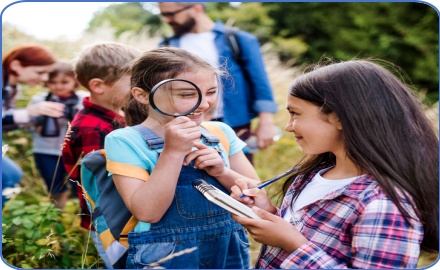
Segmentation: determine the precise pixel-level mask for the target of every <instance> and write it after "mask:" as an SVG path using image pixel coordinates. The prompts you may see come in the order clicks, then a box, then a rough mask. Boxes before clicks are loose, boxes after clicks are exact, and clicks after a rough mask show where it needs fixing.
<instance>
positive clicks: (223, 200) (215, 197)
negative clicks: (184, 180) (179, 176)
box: [192, 179, 261, 219]
mask: <svg viewBox="0 0 440 270" xmlns="http://www.w3.org/2000/svg"><path fill="white" fill-rule="evenodd" d="M192 185H193V187H194V188H195V189H197V190H198V191H199V192H200V193H201V194H202V195H203V196H205V198H206V199H207V200H209V201H211V202H213V203H215V204H216V205H218V206H220V207H222V208H224V209H226V210H228V211H229V212H231V213H234V214H236V215H238V216H240V217H246V218H255V219H261V218H260V217H259V216H258V215H257V214H255V213H254V212H253V211H252V209H251V208H249V207H248V206H246V205H245V204H243V203H241V202H239V201H237V200H235V199H233V198H232V197H231V196H229V195H228V194H226V193H224V192H223V191H221V190H220V189H218V188H216V187H215V186H213V185H211V184H210V183H208V182H206V181H205V180H203V179H196V180H194V181H193V182H192Z"/></svg>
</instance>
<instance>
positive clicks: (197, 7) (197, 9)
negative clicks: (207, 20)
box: [193, 4, 205, 14]
mask: <svg viewBox="0 0 440 270" xmlns="http://www.w3.org/2000/svg"><path fill="white" fill-rule="evenodd" d="M193 9H194V11H195V12H196V13H197V14H202V13H205V10H204V8H203V5H202V4H196V5H194V6H193Z"/></svg>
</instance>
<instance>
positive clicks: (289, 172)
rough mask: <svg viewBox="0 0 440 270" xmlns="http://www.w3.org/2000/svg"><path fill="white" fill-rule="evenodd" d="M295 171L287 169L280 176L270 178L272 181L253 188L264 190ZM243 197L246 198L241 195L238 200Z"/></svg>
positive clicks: (294, 169)
mask: <svg viewBox="0 0 440 270" xmlns="http://www.w3.org/2000/svg"><path fill="white" fill-rule="evenodd" d="M296 169H297V168H296V167H294V168H292V169H289V170H287V171H285V172H283V173H282V174H279V175H277V176H275V177H274V178H272V179H270V180H267V181H266V182H264V183H262V184H260V185H258V186H256V187H255V188H258V189H262V188H264V187H265V186H267V185H270V184H272V183H274V182H276V181H278V180H280V179H281V178H283V177H284V176H287V175H289V174H291V173H293V172H294V171H296ZM244 196H246V195H245V194H241V195H240V198H243V197H244Z"/></svg>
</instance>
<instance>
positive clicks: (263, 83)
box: [158, 2, 277, 162]
mask: <svg viewBox="0 0 440 270" xmlns="http://www.w3.org/2000/svg"><path fill="white" fill-rule="evenodd" d="M158 6H159V9H160V11H161V15H162V19H163V21H164V22H165V23H167V24H169V25H170V26H171V28H172V29H173V32H174V36H173V37H171V38H169V39H167V42H166V43H167V45H169V46H174V47H179V48H182V49H185V50H188V51H190V52H192V53H195V54H197V55H199V56H201V57H202V58H204V59H205V60H207V61H208V62H209V63H210V64H211V65H213V66H215V67H223V68H225V69H226V70H227V72H228V73H229V74H228V75H230V76H222V78H221V81H222V91H220V92H221V95H222V99H220V101H221V102H219V105H218V107H217V109H216V110H215V112H213V119H217V120H220V121H223V122H225V123H227V124H228V125H230V126H231V127H232V128H233V129H234V130H235V132H236V133H237V135H239V137H240V138H241V139H242V140H246V139H247V138H249V137H250V135H251V134H252V133H253V134H255V135H256V137H257V142H258V146H259V148H266V147H267V146H269V145H271V144H272V143H273V135H274V131H273V114H274V113H275V112H276V111H277V104H276V103H275V101H274V98H273V94H272V88H271V86H270V83H269V79H268V77H267V74H266V71H265V69H264V63H263V58H262V55H261V52H260V44H259V42H258V40H257V39H256V37H255V36H253V35H251V34H250V33H247V32H244V31H239V32H238V34H237V41H238V43H239V44H240V48H241V59H240V61H239V62H240V63H238V62H237V61H236V60H235V59H234V58H233V54H232V50H231V48H230V47H229V46H228V44H227V41H226V38H225V26H224V25H223V24H222V23H221V22H214V21H213V20H211V19H210V18H209V17H208V16H207V14H206V13H205V3H201V2H191V3H190V2H186V3H185V2H159V4H158ZM164 43H165V42H164V41H162V42H161V44H160V45H164ZM255 117H258V118H259V121H258V125H257V128H256V129H255V131H254V132H252V133H251V130H250V128H251V120H252V119H253V118H255ZM247 156H248V158H249V159H250V160H251V162H252V154H250V153H249V154H247Z"/></svg>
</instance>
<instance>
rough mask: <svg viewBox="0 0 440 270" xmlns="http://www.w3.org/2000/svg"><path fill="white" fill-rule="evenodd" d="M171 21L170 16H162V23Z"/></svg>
mask: <svg viewBox="0 0 440 270" xmlns="http://www.w3.org/2000/svg"><path fill="white" fill-rule="evenodd" d="M172 20H173V17H172V16H162V21H163V22H164V23H170V22H171V21H172Z"/></svg>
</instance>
